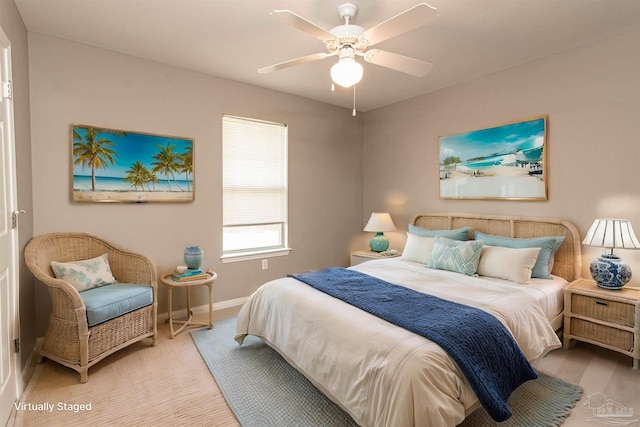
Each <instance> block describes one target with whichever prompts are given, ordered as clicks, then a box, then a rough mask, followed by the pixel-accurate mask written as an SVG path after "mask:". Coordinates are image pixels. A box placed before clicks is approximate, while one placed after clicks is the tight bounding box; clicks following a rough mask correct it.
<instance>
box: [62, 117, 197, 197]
mask: <svg viewBox="0 0 640 427" xmlns="http://www.w3.org/2000/svg"><path fill="white" fill-rule="evenodd" d="M71 140H72V153H73V154H72V155H73V159H72V167H73V200H74V201H81V202H137V203H144V202H186V201H193V198H194V182H193V139H190V138H181V137H173V136H162V135H154V134H148V133H140V132H131V131H123V130H117V129H106V128H99V127H95V126H85V125H75V124H74V125H71Z"/></svg>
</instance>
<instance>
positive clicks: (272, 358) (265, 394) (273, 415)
mask: <svg viewBox="0 0 640 427" xmlns="http://www.w3.org/2000/svg"><path fill="white" fill-rule="evenodd" d="M235 329H236V318H235V317H233V318H229V319H225V320H221V321H218V322H216V324H215V327H214V328H213V329H198V330H194V331H191V336H192V338H193V341H194V342H195V345H196V347H197V348H198V351H199V352H200V355H201V356H202V358H203V359H204V361H205V363H206V365H207V367H208V368H209V370H210V371H211V374H212V375H213V377H214V378H215V380H216V383H217V384H218V386H219V387H220V390H221V391H222V394H223V395H224V397H225V399H226V401H227V403H228V404H229V407H230V408H231V410H232V411H233V412H234V414H235V415H236V418H237V419H238V421H239V422H240V424H242V425H243V426H244V427H253V426H255V427H265V426H278V427H288V426H291V427H298V426H309V427H311V426H317V427H329V426H334V427H338V426H340V427H342V426H345V427H346V426H356V425H357V424H356V423H355V422H354V421H353V419H352V418H351V417H350V416H349V415H348V414H347V413H346V412H345V411H343V410H342V409H341V408H340V407H339V406H338V405H336V404H335V403H333V402H332V401H331V400H329V399H328V398H327V397H326V396H324V395H323V394H322V393H321V392H320V391H318V390H317V389H316V388H315V387H314V386H313V384H311V382H309V381H308V380H307V379H306V378H305V377H304V376H303V375H302V374H300V373H299V372H298V371H297V370H296V369H295V368H293V367H292V366H291V365H289V364H288V363H287V362H286V361H285V360H284V359H283V358H282V357H281V356H280V355H279V354H278V353H277V352H276V351H274V350H273V349H271V348H270V347H269V346H267V345H266V344H265V343H264V342H263V341H262V340H261V339H259V338H257V337H253V336H248V337H247V338H246V339H245V342H244V344H243V345H242V347H240V346H238V344H237V343H236V342H235V341H234V340H233V337H234V335H235ZM581 393H582V389H581V388H580V387H578V386H575V385H572V384H568V383H566V382H564V381H561V380H559V379H556V378H553V377H549V376H547V375H544V374H540V378H538V379H537V380H534V381H528V382H527V383H525V384H523V385H522V386H520V387H519V388H518V389H517V390H516V391H515V392H514V393H513V395H512V396H511V397H510V399H509V406H510V407H511V410H512V412H513V416H512V417H511V418H510V419H509V420H507V421H505V422H502V423H496V422H495V421H493V420H492V419H491V417H489V416H488V415H487V413H486V412H485V411H484V409H482V408H481V409H478V410H477V411H475V412H474V413H473V414H471V416H470V417H468V418H467V419H466V420H465V422H464V423H463V424H462V426H465V427H485V426H487V427H488V426H501V427H502V426H559V425H561V424H562V422H563V421H564V419H565V418H566V417H567V416H568V415H569V412H570V411H571V408H572V407H573V406H574V405H575V403H576V402H577V401H578V400H579V399H580V395H581Z"/></svg>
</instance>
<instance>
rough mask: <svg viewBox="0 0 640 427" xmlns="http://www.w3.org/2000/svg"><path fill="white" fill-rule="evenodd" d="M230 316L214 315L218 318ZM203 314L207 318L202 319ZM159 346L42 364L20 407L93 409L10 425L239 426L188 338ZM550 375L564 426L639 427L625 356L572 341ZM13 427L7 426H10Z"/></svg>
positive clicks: (550, 365)
mask: <svg viewBox="0 0 640 427" xmlns="http://www.w3.org/2000/svg"><path fill="white" fill-rule="evenodd" d="M234 314H235V313H229V312H228V311H227V312H225V313H217V315H216V318H223V317H228V316H231V315H234ZM198 316H199V317H200V316H202V318H203V320H205V319H206V314H202V315H198ZM159 332H160V337H159V343H158V346H157V347H150V346H148V345H145V344H142V343H139V345H138V344H136V345H134V346H132V348H131V349H130V350H127V349H125V350H123V351H120V352H119V353H116V354H115V355H112V356H110V357H109V358H107V359H105V360H104V361H103V362H101V363H99V364H98V365H96V366H95V367H93V368H91V369H90V370H89V382H88V383H86V384H79V383H78V374H77V373H75V372H74V371H71V370H70V369H68V368H65V367H63V366H60V365H58V364H55V363H53V362H51V361H48V360H47V361H45V363H44V364H43V365H41V367H39V368H38V370H39V371H38V372H37V374H36V376H35V377H34V380H32V382H31V383H30V384H29V386H28V387H27V390H26V393H27V394H25V396H27V398H26V399H23V402H24V403H31V404H37V403H44V402H50V403H53V404H56V403H57V402H66V403H71V404H73V403H91V404H92V405H91V406H92V407H91V411H84V412H77V413H74V412H73V411H66V412H65V411H59V410H55V411H53V412H51V413H47V412H44V411H29V410H22V411H18V412H17V413H16V414H15V417H14V422H13V425H15V426H25V427H26V426H29V427H32V426H39V425H42V426H58V425H59V426H72V425H82V426H91V425H96V426H98V425H110V426H125V425H127V426H130V425H156V426H164V425H166V426H180V425H185V426H186V425H207V426H238V423H237V421H236V420H235V418H234V416H233V414H232V413H231V411H230V410H229V408H228V406H227V405H226V403H225V401H224V398H223V397H222V395H221V394H220V392H219V390H218V388H217V386H216V384H215V381H214V380H213V379H212V377H211V376H210V374H209V371H208V370H207V368H206V366H205V364H204V362H203V361H202V358H201V357H200V355H199V354H198V350H197V349H196V347H195V345H194V344H193V341H192V340H191V337H190V335H189V334H188V333H183V334H181V335H179V336H178V337H176V338H175V339H169V331H168V326H167V325H166V324H162V325H160V327H159ZM536 368H537V369H538V370H540V371H541V372H544V373H546V374H548V375H552V376H555V377H558V378H562V379H563V380H565V381H567V382H571V383H573V384H579V385H581V386H582V387H583V389H584V393H583V396H582V399H581V400H580V401H579V402H578V403H577V404H576V406H575V408H574V409H573V410H572V412H571V415H570V417H569V418H568V419H567V421H566V422H565V424H564V425H563V427H578V426H579V427H582V426H585V425H592V426H596V425H606V424H600V423H597V422H596V423H592V422H589V418H590V417H592V416H593V414H594V411H593V408H592V407H590V406H589V405H585V402H587V400H589V396H591V402H592V405H591V406H595V405H594V404H593V403H594V402H597V405H598V406H599V405H600V404H602V403H604V402H605V401H606V400H610V401H612V402H615V404H617V405H618V406H619V407H623V408H628V409H629V410H633V412H635V413H636V414H637V416H635V417H632V418H631V419H632V420H636V421H634V422H632V423H630V424H628V425H631V426H638V427H640V421H637V420H638V419H640V371H639V370H633V369H632V368H631V359H630V358H629V357H626V356H624V355H621V354H618V353H615V352H612V351H608V350H604V349H600V348H598V347H595V346H591V345H589V344H583V343H577V344H576V345H575V346H574V347H573V348H572V349H570V350H564V349H559V350H554V351H553V352H551V353H550V354H549V355H547V357H545V358H544V359H542V360H541V361H540V362H539V363H538V364H537V366H536ZM10 425H11V424H10Z"/></svg>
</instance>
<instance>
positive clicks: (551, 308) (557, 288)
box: [481, 276, 569, 321]
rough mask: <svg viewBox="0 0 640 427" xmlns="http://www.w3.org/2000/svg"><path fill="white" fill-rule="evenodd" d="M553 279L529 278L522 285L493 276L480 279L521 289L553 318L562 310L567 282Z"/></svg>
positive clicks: (549, 317)
mask: <svg viewBox="0 0 640 427" xmlns="http://www.w3.org/2000/svg"><path fill="white" fill-rule="evenodd" d="M552 277H553V279H551V280H550V279H530V280H529V283H527V284H526V285H522V284H520V283H514V282H510V281H508V280H504V279H496V278H495V277H484V276H482V277H481V279H484V280H489V281H491V282H495V283H500V284H503V285H505V286H513V287H516V288H519V289H521V290H522V291H523V292H526V293H528V294H529V295H530V296H531V297H533V298H534V299H535V300H536V302H537V303H538V305H539V306H540V308H541V309H542V311H543V312H544V314H545V315H546V316H547V319H549V320H550V321H551V320H554V319H555V318H557V317H558V316H559V315H560V314H561V313H562V311H563V310H564V288H565V287H566V286H567V285H568V284H569V282H567V281H566V280H565V279H563V278H562V277H558V276H552Z"/></svg>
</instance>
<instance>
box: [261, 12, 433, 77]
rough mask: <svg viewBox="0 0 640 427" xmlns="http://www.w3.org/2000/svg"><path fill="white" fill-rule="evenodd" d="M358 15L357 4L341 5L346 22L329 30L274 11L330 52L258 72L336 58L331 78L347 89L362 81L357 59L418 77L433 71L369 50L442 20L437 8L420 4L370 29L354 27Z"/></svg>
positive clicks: (418, 63)
mask: <svg viewBox="0 0 640 427" xmlns="http://www.w3.org/2000/svg"><path fill="white" fill-rule="evenodd" d="M357 13H358V6H357V5H356V4H354V3H344V4H342V5H340V6H339V7H338V14H339V15H340V18H341V19H344V24H342V25H339V26H337V27H334V28H332V29H331V30H329V31H327V30H325V29H323V28H321V27H319V26H317V25H316V24H314V23H312V22H310V21H308V20H306V19H305V18H303V17H301V16H299V15H296V14H295V13H293V12H292V11H290V10H274V11H273V12H271V15H274V16H276V17H278V18H279V19H281V20H282V21H284V22H286V23H288V24H290V25H292V26H294V27H296V28H297V29H299V30H302V31H304V32H305V33H307V34H309V35H310V36H312V37H314V38H316V39H318V40H320V41H322V42H323V43H324V44H325V46H326V48H327V52H321V53H314V54H311V55H307V56H303V57H300V58H296V59H292V60H289V61H285V62H281V63H279V64H274V65H270V66H268V67H263V68H260V69H258V72H259V73H261V74H266V73H270V72H272V71H276V70H282V69H284V68H288V67H292V66H294V65H299V64H304V63H306V62H312V61H318V60H321V59H325V58H328V57H330V56H336V55H337V56H338V58H339V59H338V62H337V63H336V64H335V65H334V66H333V67H331V79H332V80H333V82H334V83H336V84H338V85H340V86H343V87H347V88H348V87H351V86H353V85H354V84H356V83H358V82H359V81H360V80H361V79H362V74H363V68H362V64H360V63H359V62H358V61H356V56H361V57H363V58H364V60H365V62H369V63H371V64H376V65H380V66H382V67H387V68H391V69H393V70H396V71H401V72H403V73H407V74H411V75H413V76H417V77H422V76H424V75H426V74H427V73H428V72H429V71H431V68H432V67H433V64H430V63H428V62H424V61H421V60H419V59H415V58H409V57H407V56H403V55H399V54H397V53H393V52H388V51H384V50H380V49H369V47H371V46H374V45H376V44H378V43H380V42H382V41H384V40H387V39H390V38H392V37H396V36H398V35H400V34H402V33H406V32H408V31H411V30H414V29H416V28H418V27H422V26H424V25H426V24H428V23H430V22H432V21H434V20H435V19H436V18H437V17H438V12H437V10H436V9H435V8H434V7H432V6H430V5H428V4H426V3H420V4H418V5H416V6H414V7H412V8H410V9H408V10H406V11H404V12H402V13H399V14H398V15H396V16H393V17H391V18H389V19H387V20H386V21H383V22H381V23H380V24H378V25H375V26H373V27H371V28H369V29H368V30H365V29H364V28H362V27H360V26H359V25H354V24H351V20H352V19H353V18H354V17H355V16H356V14H357Z"/></svg>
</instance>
